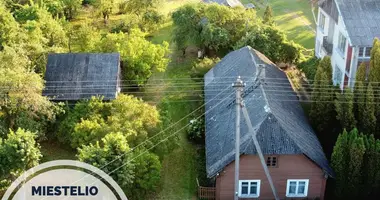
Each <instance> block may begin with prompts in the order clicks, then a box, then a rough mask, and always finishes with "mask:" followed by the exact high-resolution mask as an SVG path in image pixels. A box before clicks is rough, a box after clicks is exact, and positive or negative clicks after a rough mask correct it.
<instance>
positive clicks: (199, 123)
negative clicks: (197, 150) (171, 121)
mask: <svg viewBox="0 0 380 200" xmlns="http://www.w3.org/2000/svg"><path fill="white" fill-rule="evenodd" d="M187 137H188V138H189V140H191V141H193V142H195V143H202V142H204V139H205V123H204V118H200V119H192V120H190V125H189V126H188V128H187Z"/></svg>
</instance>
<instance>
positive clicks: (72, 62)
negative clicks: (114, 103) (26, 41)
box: [43, 53, 120, 101]
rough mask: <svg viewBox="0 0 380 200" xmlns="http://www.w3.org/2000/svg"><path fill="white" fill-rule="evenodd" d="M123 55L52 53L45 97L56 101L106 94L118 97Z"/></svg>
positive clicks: (107, 97) (105, 95)
mask: <svg viewBox="0 0 380 200" xmlns="http://www.w3.org/2000/svg"><path fill="white" fill-rule="evenodd" d="M119 74H120V55H119V54H118V53H102V54H89V53H77V54H72V53H68V54H49V56H48V63H47V66H46V73H45V80H46V86H45V90H44V92H43V95H44V96H48V97H51V98H53V99H54V100H61V101H65V100H73V101H75V100H80V99H89V98H91V97H92V96H103V97H104V100H110V99H115V98H116V96H117V92H118V88H119Z"/></svg>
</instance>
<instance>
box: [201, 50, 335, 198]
mask: <svg viewBox="0 0 380 200" xmlns="http://www.w3.org/2000/svg"><path fill="white" fill-rule="evenodd" d="M237 76H241V77H242V80H243V81H245V82H246V87H245V88H244V92H243V95H242V96H243V100H244V103H245V106H246V108H247V110H248V112H249V115H250V118H251V121H252V126H253V127H254V128H255V131H256V132H257V139H258V140H259V144H260V146H261V149H262V151H263V153H264V154H265V159H266V162H267V166H268V168H269V171H270V174H271V176H272V179H273V182H274V185H275V188H276V190H277V193H278V195H279V196H280V198H281V199H293V198H295V199H315V198H317V199H324V193H325V187H326V180H327V178H328V177H331V176H333V171H332V170H331V168H330V167H329V164H328V161H327V159H326V156H325V154H324V152H323V150H322V147H321V145H320V143H319V141H318V138H317V137H316V135H315V133H314V131H313V130H312V128H311V127H310V125H309V123H308V121H307V119H306V117H305V115H304V113H303V110H302V108H301V106H300V103H299V101H298V99H297V96H296V94H295V93H294V91H293V90H292V87H291V85H290V83H289V80H288V79H287V76H286V75H285V73H284V72H283V71H282V70H280V69H279V68H277V67H276V66H275V65H274V64H273V63H272V62H271V61H270V60H269V59H268V58H266V57H265V56H264V55H263V54H261V53H260V52H258V51H256V50H254V49H252V48H251V47H244V48H242V49H239V50H236V51H234V52H231V53H229V54H228V55H227V56H225V57H224V58H223V59H222V60H221V61H220V62H219V63H218V64H217V65H216V66H215V67H214V68H212V69H211V70H210V71H209V72H208V73H207V74H206V75H205V86H204V87H205V102H208V103H206V168H207V175H208V177H209V178H214V180H215V187H216V195H215V197H216V199H217V200H231V199H233V198H234V173H235V171H234V170H235V163H234V159H235V112H236V110H235V101H234V98H235V96H234V95H231V94H233V93H234V89H233V88H232V87H231V83H232V82H234V80H235V78H236V77H237ZM228 87H229V89H227V90H226V91H224V90H223V89H225V88H228ZM215 91H219V92H220V91H223V92H222V93H219V92H215ZM230 95H231V96H230ZM245 123H246V122H245V121H244V120H242V121H241V125H240V127H241V138H240V141H241V144H240V145H241V146H240V147H241V148H240V153H241V156H240V171H239V173H240V177H239V180H240V181H239V184H240V185H239V194H238V195H239V197H240V198H241V199H274V196H273V194H272V191H271V188H270V186H269V183H268V180H267V178H266V176H265V173H264V170H263V167H262V165H261V163H260V160H259V158H258V156H257V155H256V149H255V146H254V144H253V139H252V134H253V133H249V132H248V127H247V125H246V124H245Z"/></svg>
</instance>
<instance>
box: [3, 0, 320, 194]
mask: <svg viewBox="0 0 380 200" xmlns="http://www.w3.org/2000/svg"><path fill="white" fill-rule="evenodd" d="M1 2H2V1H0V17H3V16H4V18H7V19H8V20H7V21H6V22H7V23H8V24H6V26H4V27H6V28H7V29H6V30H7V31H8V32H7V33H5V34H8V35H9V37H3V36H2V35H0V41H1V45H0V47H1V48H0V53H1V54H0V59H1V60H2V61H4V62H2V63H7V64H9V65H10V66H22V67H20V68H16V69H14V70H18V71H16V72H15V73H11V74H9V75H8V76H4V77H11V76H12V75H14V74H22V75H25V76H26V77H29V78H30V77H32V78H33V80H35V81H34V82H35V83H36V84H37V86H38V87H37V89H36V88H35V87H27V86H28V82H25V80H27V79H22V80H23V81H24V82H21V83H20V82H18V81H17V80H19V79H18V77H15V78H14V82H13V84H14V85H17V88H18V87H20V85H22V86H23V87H22V89H24V91H23V92H24V93H27V94H29V95H34V96H32V97H33V98H26V100H25V99H24V98H23V97H21V96H16V97H15V98H19V99H18V100H19V101H20V102H23V103H24V104H25V105H33V106H26V107H22V108H17V107H15V106H14V105H13V104H7V102H9V99H2V103H4V104H2V109H3V110H4V113H3V112H1V113H0V114H1V115H0V117H1V118H0V119H1V123H5V124H6V125H4V126H3V127H4V130H1V136H4V137H3V138H6V137H5V136H6V135H9V136H8V137H9V138H11V139H12V137H22V138H27V139H28V141H29V143H28V145H29V146H27V147H30V148H31V149H32V150H33V152H35V154H33V155H34V157H32V158H30V159H32V161H33V162H28V163H22V164H20V163H16V164H14V165H15V166H16V165H17V166H22V167H24V168H28V167H32V166H34V165H37V164H38V163H42V162H47V161H51V160H56V159H79V160H81V161H83V162H88V163H92V164H94V165H95V166H98V167H101V166H103V165H104V164H105V163H107V162H110V161H112V160H115V155H119V154H122V155H126V156H123V157H122V159H120V158H117V159H116V162H115V163H113V164H112V165H109V166H108V167H106V168H104V169H103V170H105V171H106V172H112V170H113V169H114V168H116V167H118V166H123V167H122V170H121V172H120V174H122V176H119V175H115V174H114V175H113V178H114V179H115V180H116V181H117V182H120V183H123V185H122V187H123V189H124V190H125V191H126V192H128V193H129V194H133V195H135V196H138V195H141V196H144V197H145V199H194V198H195V197H196V192H197V180H196V179H197V178H198V179H200V181H201V182H204V179H205V166H204V159H205V155H204V144H202V142H194V141H191V140H189V135H188V129H187V127H188V126H189V122H190V120H192V119H194V118H197V117H200V116H202V115H203V114H204V111H203V109H202V107H200V106H202V105H203V103H204V102H203V91H202V90H203V82H202V81H201V80H202V77H203V74H204V73H205V72H207V70H208V69H210V68H211V67H212V66H213V65H214V64H215V63H216V62H217V61H218V58H216V57H220V58H222V57H223V56H224V55H225V54H226V53H228V52H229V51H231V50H233V49H237V48H241V47H243V46H246V45H251V46H253V47H254V48H257V49H258V50H260V51H262V52H263V53H265V54H267V56H268V57H270V59H272V60H273V61H274V62H286V63H294V64H296V63H298V62H299V61H300V60H301V59H302V55H301V54H302V52H301V49H302V48H303V47H305V48H308V49H309V48H313V44H312V42H313V41H314V39H313V37H314V36H313V33H312V31H311V30H310V27H309V26H311V27H313V26H314V25H313V23H312V21H313V20H312V15H311V14H310V13H309V11H310V12H311V7H310V6H309V4H308V2H307V1H306V0H305V1H297V0H289V2H287V3H284V2H283V1H280V0H277V1H275V0H270V1H269V4H270V5H271V6H272V8H273V15H274V16H273V19H271V20H274V21H275V24H276V27H275V26H272V25H271V24H270V22H269V21H267V22H262V20H261V18H262V17H264V15H265V14H264V11H265V8H266V2H265V1H264V0H260V1H258V3H257V5H256V6H257V7H258V12H257V13H256V11H245V10H244V9H236V10H234V9H231V8H228V7H225V6H216V5H211V6H210V5H208V6H205V5H200V4H194V3H197V2H200V0H170V1H169V0H168V1H166V0H165V1H163V2H162V4H160V5H158V4H157V3H156V4H154V3H152V2H156V1H136V0H135V1H134V2H137V3H136V4H128V5H126V4H124V3H123V2H124V1H119V0H113V1H102V0H93V1H91V0H87V1H79V0H78V1H72V2H73V4H67V5H64V7H63V8H62V10H60V7H59V6H58V7H57V5H56V4H55V2H63V1H54V0H50V1H46V4H44V5H40V4H37V3H36V4H30V5H29V4H28V3H25V5H23V6H10V7H7V6H8V4H7V6H3V5H2V3H1ZM70 2H71V1H70ZM131 2H132V1H131ZM157 2H158V1H157ZM248 2H252V1H248V0H245V1H243V3H248ZM66 3H67V2H66ZM142 3H146V5H145V4H144V6H146V7H144V6H141V5H142ZM186 5H187V6H186ZM147 8H149V9H147ZM12 13H15V14H14V16H13V15H12ZM73 13H76V14H75V15H74V14H73ZM150 13H153V14H150ZM193 14H195V15H196V16H197V17H199V18H196V19H193V18H192V17H189V16H193ZM219 14H220V15H223V16H225V17H226V20H225V21H223V23H217V22H218V20H220V19H219ZM235 14H236V15H235ZM256 14H257V16H258V17H256ZM204 17H207V18H208V19H209V21H208V23H206V24H205V25H204V26H203V25H202V33H201V35H197V34H199V32H198V33H197V32H196V31H194V30H197V29H198V28H200V27H199V21H201V19H202V18H204ZM259 17H260V18H259ZM242 19H244V21H243V20H242ZM245 19H248V21H245ZM193 20H198V21H193ZM184 22H185V23H184ZM193 22H194V23H193ZM1 23H2V22H0V25H2V24H1ZM230 24H236V25H237V26H236V27H231V26H230ZM256 25H257V26H256ZM0 27H2V26H0ZM194 27H196V28H194ZM257 27H259V28H257ZM261 27H263V29H261ZM247 33H249V34H247ZM18 34H20V35H18ZM226 35H229V36H230V37H227V36H226ZM252 35H258V36H260V37H257V38H256V37H252ZM264 35H269V36H270V39H268V38H266V37H265V36H264ZM181 38H185V39H184V40H182V39H181ZM273 40H274V41H273ZM291 40H294V42H292V41H291ZM297 43H300V45H301V46H300V45H298V44H297ZM260 44H265V45H260ZM2 45H4V46H2ZM24 49H26V50H27V51H26V52H25V51H23V50H24ZM273 49H275V50H273ZM198 50H202V51H203V53H204V54H205V56H206V57H213V58H204V60H202V61H201V60H200V59H198V58H197V54H198ZM51 52H61V53H67V52H72V53H79V52H96V53H108V52H119V53H120V54H121V59H122V62H123V63H128V65H125V66H124V69H123V70H124V72H123V80H124V83H123V85H122V91H123V93H124V94H122V95H120V97H118V98H117V99H116V100H113V101H110V102H102V99H97V98H95V99H92V100H90V101H84V102H79V103H67V104H66V105H61V104H56V103H54V102H49V101H47V99H46V98H43V97H42V96H41V95H40V91H42V89H43V80H42V77H43V74H44V71H45V66H46V58H47V54H48V53H51ZM1 67H2V68H5V69H7V68H6V66H5V65H4V66H2V65H1V64H0V72H3V71H1V70H2V68H1ZM30 69H33V70H32V72H30V71H28V70H30ZM3 73H5V74H6V73H8V71H5V72H3ZM30 73H31V74H30ZM11 80H13V79H11ZM28 80H30V79H28ZM0 81H1V80H0ZM7 81H8V80H7ZM7 81H3V82H0V83H4V84H7V86H8V82H7ZM3 86H4V85H3ZM4 87H5V86H4ZM25 91H28V92H25ZM30 91H32V92H30ZM12 92H14V91H11V93H12ZM36 96H37V97H38V98H37V97H36ZM135 97H137V98H135ZM12 98H13V97H12ZM31 99H33V101H32V100H31ZM140 99H141V100H140ZM12 100H14V99H12ZM129 105H133V106H131V107H128V106H129ZM32 108H33V109H32ZM134 108H138V109H134ZM5 111H9V112H8V113H6V112H5ZM111 111H112V112H111ZM127 111H128V112H131V113H132V114H131V115H125V113H126V112H127ZM136 113H139V115H142V116H143V117H141V118H138V119H134V120H133V121H136V123H132V122H130V121H131V116H133V114H136ZM151 113H153V114H151ZM116 119H117V120H116ZM140 122H141V123H147V124H149V125H148V126H147V127H145V126H141V125H140ZM124 126H126V127H132V128H131V129H133V131H132V132H129V131H125V130H124V129H123V128H122V127H124ZM5 127H6V128H5ZM115 127H116V128H115ZM6 129H10V130H14V132H15V133H13V132H11V133H8V130H6ZM18 129H19V130H18ZM24 129H25V131H23V130H24ZM34 133H38V134H36V135H37V136H33V137H31V136H30V135H33V134H34ZM137 133H139V134H137ZM161 133H162V134H161ZM156 134H157V135H160V136H157V135H156ZM11 136H12V137H11ZM151 138H154V139H151ZM13 139H14V138H13ZM203 139H204V136H203ZM14 141H17V140H16V139H14V140H10V139H9V140H8V139H7V140H4V143H6V144H8V143H9V145H12V142H14ZM146 141H148V142H146ZM142 144H143V145H142ZM140 145H142V147H141V149H140V148H138V149H135V147H140ZM38 146H41V148H40V150H39V147H38ZM114 146H118V148H113V147H114ZM130 149H133V150H134V151H135V152H132V153H129V152H130ZM0 150H1V149H0ZM143 152H147V153H143ZM93 155H102V156H103V157H96V156H93ZM141 155H143V157H139V156H141ZM1 156H2V155H0V157H1ZM4 156H5V155H4ZM138 158H140V159H138ZM131 159H132V160H134V162H133V163H129V162H130V160H131ZM126 163H128V164H126ZM12 165H13V164H4V166H12ZM124 165H125V166H124ZM1 166H2V165H0V167H1ZM149 167H150V168H149ZM147 168H149V169H151V171H144V170H146V169H147ZM4 169H6V170H4V172H3V173H4V174H5V175H4V174H1V173H0V175H1V176H2V175H4V177H5V179H4V180H8V179H9V180H11V179H12V178H14V175H12V176H9V175H7V174H6V173H7V172H8V171H11V172H13V171H17V170H18V172H20V171H21V170H19V169H12V168H9V169H8V167H7V168H5V167H4ZM140 169H141V170H140ZM7 170H8V171H7ZM131 171H133V172H131ZM146 173H149V174H150V175H151V176H150V177H149V178H147V177H144V176H143V175H144V174H146ZM125 177H128V178H125ZM131 177H132V178H131ZM139 181H141V182H143V183H146V184H141V185H144V186H141V188H137V189H135V188H131V187H128V184H130V185H133V183H135V182H139ZM7 183H8V182H7ZM7 183H3V184H5V185H6V184H7ZM0 186H1V185H0ZM0 189H2V188H0ZM152 191H154V192H152Z"/></svg>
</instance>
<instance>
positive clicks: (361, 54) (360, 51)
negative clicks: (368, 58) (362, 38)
mask: <svg viewBox="0 0 380 200" xmlns="http://www.w3.org/2000/svg"><path fill="white" fill-rule="evenodd" d="M363 53H364V47H360V48H359V57H363Z"/></svg>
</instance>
